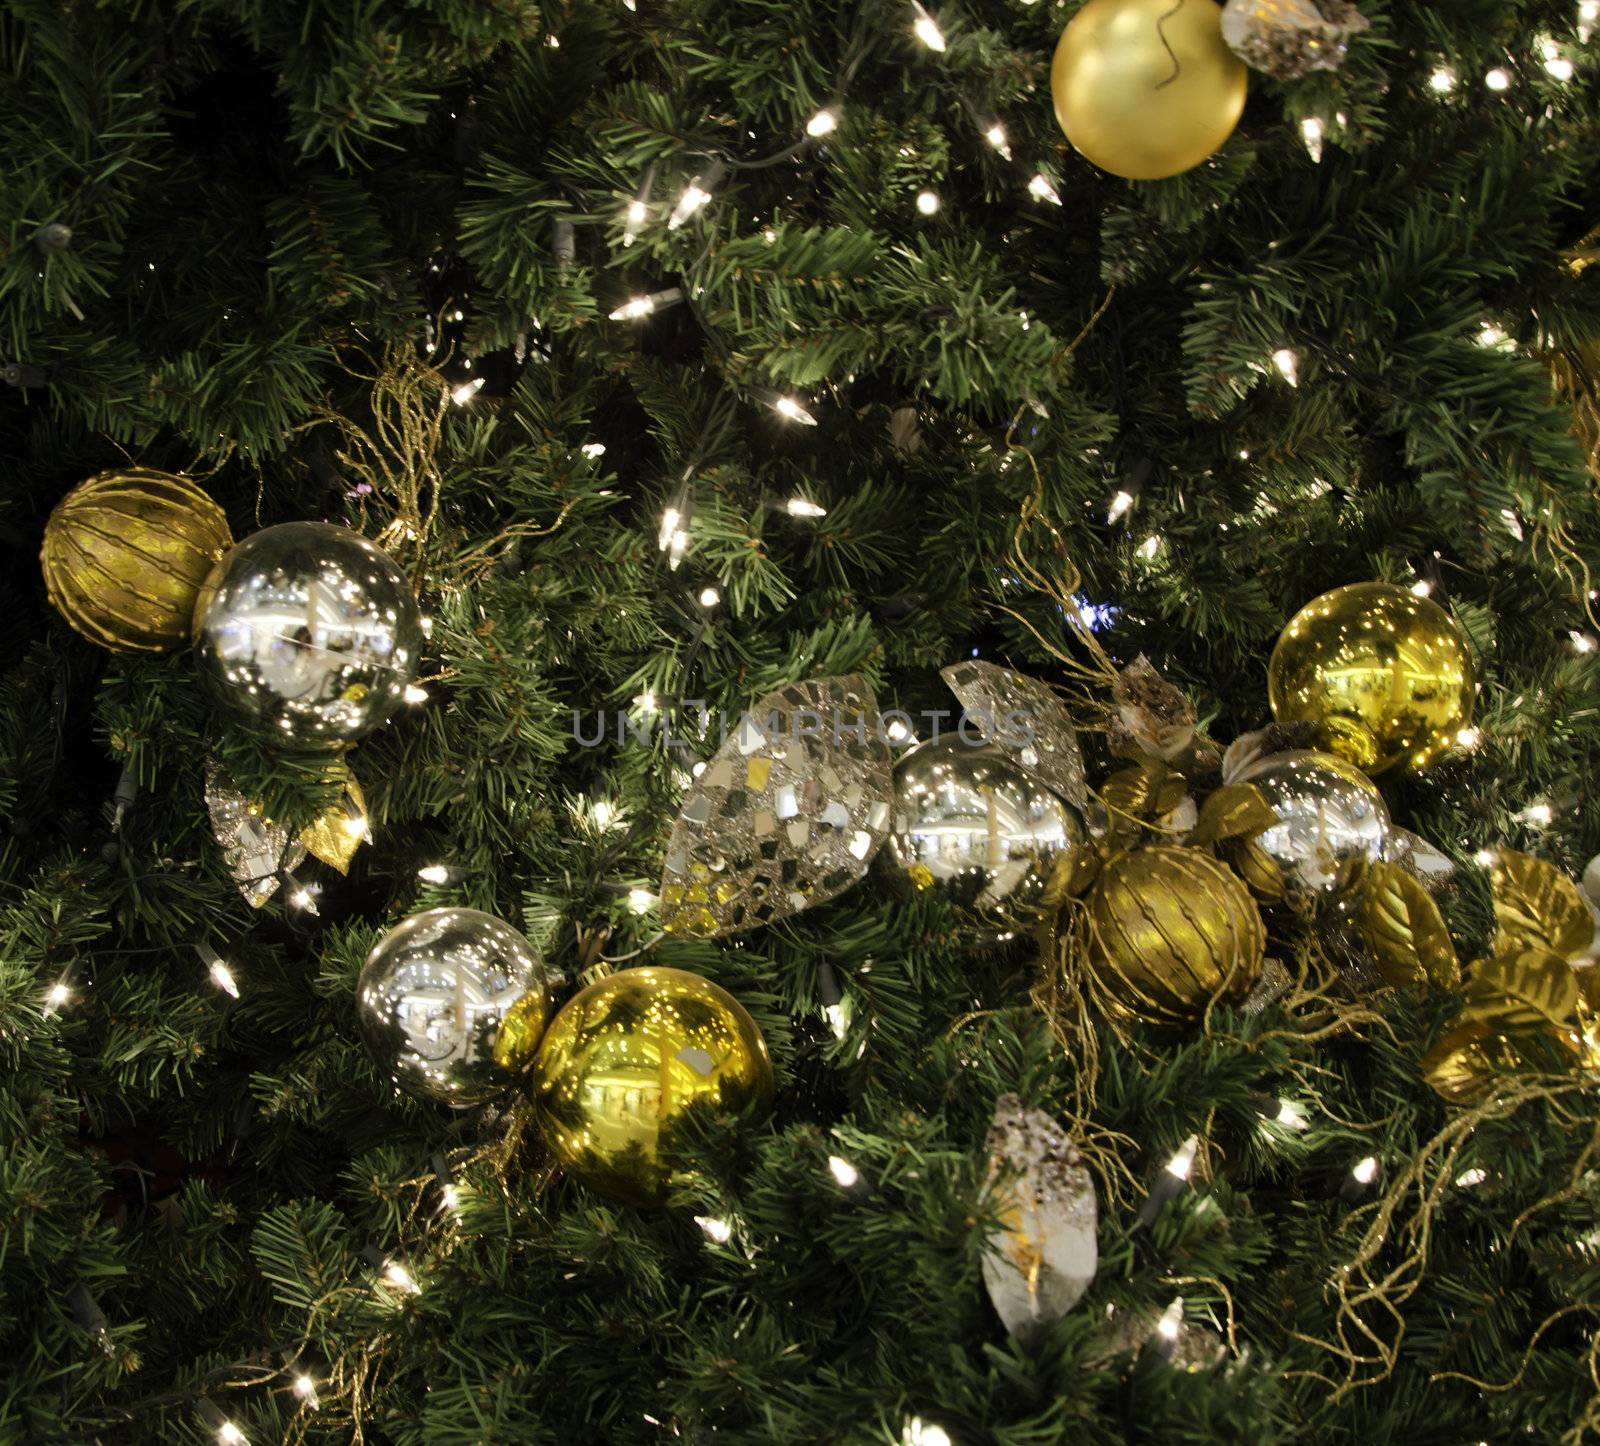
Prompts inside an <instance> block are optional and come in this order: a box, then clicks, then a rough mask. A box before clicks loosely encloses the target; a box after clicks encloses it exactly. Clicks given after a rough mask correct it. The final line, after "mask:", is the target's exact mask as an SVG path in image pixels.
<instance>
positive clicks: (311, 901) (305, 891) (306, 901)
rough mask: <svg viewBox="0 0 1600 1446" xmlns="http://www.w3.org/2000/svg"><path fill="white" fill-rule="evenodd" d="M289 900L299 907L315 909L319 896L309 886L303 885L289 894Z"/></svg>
mask: <svg viewBox="0 0 1600 1446" xmlns="http://www.w3.org/2000/svg"><path fill="white" fill-rule="evenodd" d="M289 902H290V903H291V904H292V905H293V906H294V907H295V908H297V909H314V908H315V907H316V902H317V896H316V895H315V894H314V893H312V891H311V890H310V889H309V888H308V887H306V886H305V885H301V887H300V888H298V889H295V890H294V891H293V892H292V893H291V894H290V895H289Z"/></svg>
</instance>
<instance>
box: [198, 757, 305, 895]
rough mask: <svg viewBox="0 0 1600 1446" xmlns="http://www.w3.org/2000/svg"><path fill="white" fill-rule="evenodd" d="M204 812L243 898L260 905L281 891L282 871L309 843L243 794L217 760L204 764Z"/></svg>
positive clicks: (294, 864) (299, 859)
mask: <svg viewBox="0 0 1600 1446" xmlns="http://www.w3.org/2000/svg"><path fill="white" fill-rule="evenodd" d="M206 812H207V813H209V814H210V815H211V831H212V833H214V834H215V835H216V838H217V842H218V844H220V845H221V846H222V858H223V862H224V863H226V864H227V866H228V872H229V873H230V874H232V875H233V881H234V882H235V883H236V884H238V886H239V892H240V893H241V894H243V895H244V897H245V902H246V903H248V904H249V905H250V907H251V908H252V909H259V908H260V907H261V906H262V905H263V904H265V903H266V902H267V900H268V899H270V898H271V897H272V896H273V895H274V894H275V893H277V892H278V883H279V875H280V874H281V873H287V872H288V871H289V870H290V869H293V868H296V867H297V866H298V865H299V864H301V863H302V862H303V861H304V859H305V856H306V846H305V845H304V844H303V843H301V842H300V841H299V840H298V839H292V838H290V837H289V830H288V829H286V828H284V827H283V825H282V824H277V823H274V822H273V821H272V820H271V819H270V818H268V817H267V816H266V815H265V814H264V813H262V812H261V807H260V805H259V804H255V803H252V802H251V801H250V800H249V799H248V798H247V797H245V795H244V794H242V793H240V792H239V790H238V789H237V788H235V787H234V786H233V780H232V779H231V778H229V777H228V775H227V774H226V773H224V772H223V771H222V767H221V765H220V764H218V763H217V761H216V760H215V759H211V760H209V761H208V762H207V763H206Z"/></svg>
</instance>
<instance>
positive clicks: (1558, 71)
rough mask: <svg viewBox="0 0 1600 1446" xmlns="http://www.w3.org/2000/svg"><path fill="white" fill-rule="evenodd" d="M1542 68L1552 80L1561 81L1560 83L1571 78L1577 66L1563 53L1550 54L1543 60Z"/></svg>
mask: <svg viewBox="0 0 1600 1446" xmlns="http://www.w3.org/2000/svg"><path fill="white" fill-rule="evenodd" d="M1544 68H1545V74H1547V75H1549V76H1550V77H1551V78H1552V79H1554V80H1559V81H1561V82H1562V84H1565V83H1566V82H1567V81H1569V80H1571V79H1572V77H1573V75H1574V74H1575V73H1576V71H1577V67H1576V66H1574V65H1573V63H1572V62H1571V61H1570V60H1568V59H1567V57H1566V56H1564V55H1552V56H1551V57H1550V58H1549V59H1548V60H1546V61H1545V63H1544Z"/></svg>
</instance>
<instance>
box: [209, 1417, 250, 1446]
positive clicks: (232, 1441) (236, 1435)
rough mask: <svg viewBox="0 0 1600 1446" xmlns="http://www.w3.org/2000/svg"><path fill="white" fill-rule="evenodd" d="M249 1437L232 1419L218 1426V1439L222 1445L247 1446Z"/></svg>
mask: <svg viewBox="0 0 1600 1446" xmlns="http://www.w3.org/2000/svg"><path fill="white" fill-rule="evenodd" d="M249 1439H250V1438H249V1437H248V1436H246V1435H245V1434H244V1432H243V1431H241V1430H240V1429H239V1428H238V1427H237V1426H235V1425H234V1424H233V1422H232V1421H224V1422H223V1423H222V1424H221V1425H220V1426H218V1427H217V1440H218V1441H220V1442H221V1443H222V1446H245V1442H246V1441H248V1440H249Z"/></svg>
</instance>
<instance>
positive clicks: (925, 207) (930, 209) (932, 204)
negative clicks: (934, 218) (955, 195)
mask: <svg viewBox="0 0 1600 1446" xmlns="http://www.w3.org/2000/svg"><path fill="white" fill-rule="evenodd" d="M938 209H939V197H938V195H937V193H936V192H933V191H918V192H917V210H919V211H921V212H922V214H923V215H924V216H931V215H933V214H934V213H935V212H936V211H937V210H938Z"/></svg>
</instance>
